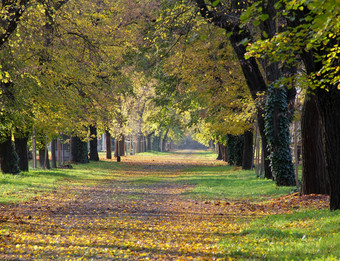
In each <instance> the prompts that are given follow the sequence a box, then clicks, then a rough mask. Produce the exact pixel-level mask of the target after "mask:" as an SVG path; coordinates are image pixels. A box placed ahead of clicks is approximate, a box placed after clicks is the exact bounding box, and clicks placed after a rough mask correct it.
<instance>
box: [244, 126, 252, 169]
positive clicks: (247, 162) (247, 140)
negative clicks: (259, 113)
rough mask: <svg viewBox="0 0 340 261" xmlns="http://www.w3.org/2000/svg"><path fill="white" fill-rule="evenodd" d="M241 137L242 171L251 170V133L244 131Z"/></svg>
mask: <svg viewBox="0 0 340 261" xmlns="http://www.w3.org/2000/svg"><path fill="white" fill-rule="evenodd" d="M243 137H244V142H243V157H242V169H251V167H252V162H253V132H252V131H246V132H245V133H244V135H243Z"/></svg>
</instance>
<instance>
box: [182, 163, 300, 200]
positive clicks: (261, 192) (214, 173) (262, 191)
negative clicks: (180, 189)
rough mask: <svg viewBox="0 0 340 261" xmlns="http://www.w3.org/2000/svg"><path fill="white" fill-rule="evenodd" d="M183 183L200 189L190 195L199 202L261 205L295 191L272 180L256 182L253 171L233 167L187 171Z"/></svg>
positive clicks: (212, 167)
mask: <svg viewBox="0 0 340 261" xmlns="http://www.w3.org/2000/svg"><path fill="white" fill-rule="evenodd" d="M186 173H188V174H189V175H188V176H182V177H180V178H179V180H180V182H185V183H187V184H193V185H195V186H196V187H195V188H194V189H193V190H192V191H190V192H188V193H187V194H188V195H190V196H192V197H195V198H207V199H221V198H222V199H223V198H227V199H234V200H236V199H242V200H251V201H258V200H263V198H268V197H278V196H282V195H286V194H289V193H290V192H292V191H293V190H294V187H277V186H276V185H275V183H274V182H273V181H271V180H265V179H260V178H256V176H255V174H254V172H253V171H245V170H240V169H238V168H234V167H229V166H205V167H197V168H190V169H187V170H186Z"/></svg>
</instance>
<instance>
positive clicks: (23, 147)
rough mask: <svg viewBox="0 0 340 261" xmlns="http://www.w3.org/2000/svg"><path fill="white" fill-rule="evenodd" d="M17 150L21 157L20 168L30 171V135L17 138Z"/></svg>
mask: <svg viewBox="0 0 340 261" xmlns="http://www.w3.org/2000/svg"><path fill="white" fill-rule="evenodd" d="M14 142H15V151H16V153H17V155H18V157H19V168H20V170H21V171H28V146H27V142H28V137H24V138H15V140H14Z"/></svg>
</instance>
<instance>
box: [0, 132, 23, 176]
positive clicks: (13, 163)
mask: <svg viewBox="0 0 340 261" xmlns="http://www.w3.org/2000/svg"><path fill="white" fill-rule="evenodd" d="M0 164H1V171H2V173H4V174H19V173H20V168H19V157H18V155H17V153H16V152H15V150H14V146H13V142H12V139H11V136H10V135H8V136H7V137H2V138H1V142H0Z"/></svg>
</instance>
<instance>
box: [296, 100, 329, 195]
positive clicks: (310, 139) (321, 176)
mask: <svg viewBox="0 0 340 261" xmlns="http://www.w3.org/2000/svg"><path fill="white" fill-rule="evenodd" d="M301 136H302V159H303V161H302V165H303V167H302V184H301V193H302V194H303V195H306V194H314V193H315V194H329V181H328V177H327V175H326V166H325V156H324V151H323V144H322V129H321V125H320V117H319V113H318V109H317V104H316V96H315V95H313V94H312V95H311V94H309V95H307V97H306V98H305V103H304V105H303V111H302V118H301Z"/></svg>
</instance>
